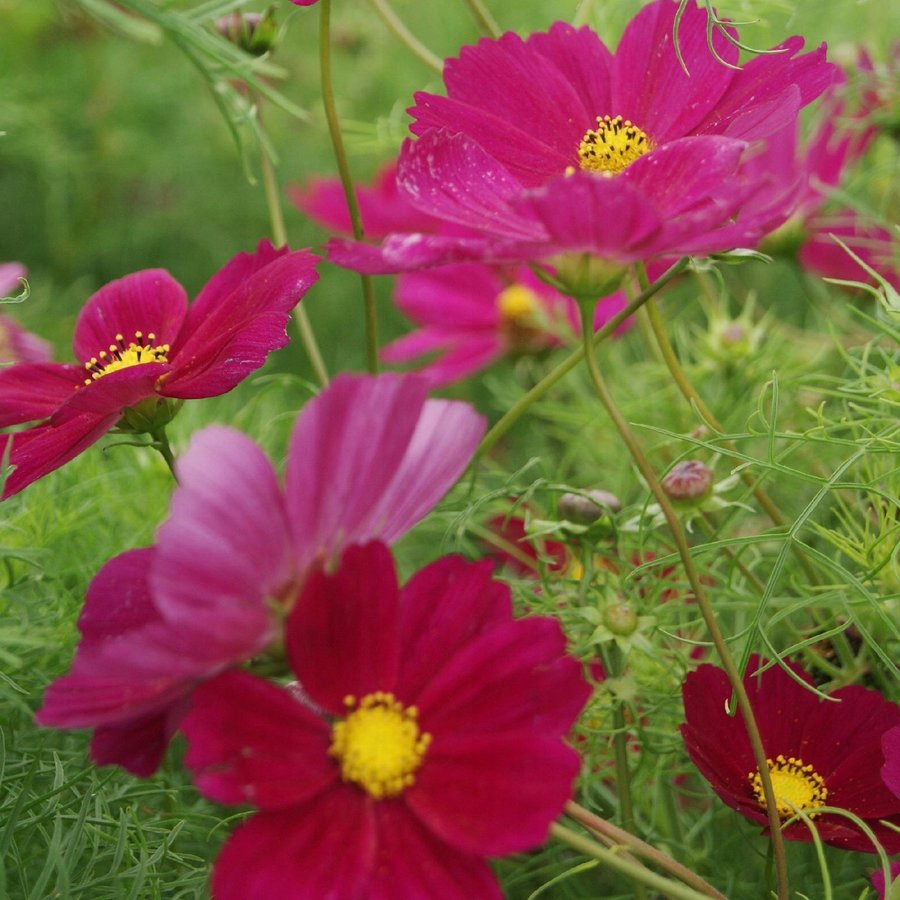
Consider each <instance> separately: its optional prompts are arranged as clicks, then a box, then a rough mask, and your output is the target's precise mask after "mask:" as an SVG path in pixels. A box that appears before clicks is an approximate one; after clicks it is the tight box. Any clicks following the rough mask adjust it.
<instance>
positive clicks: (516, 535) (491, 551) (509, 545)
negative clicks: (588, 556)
mask: <svg viewBox="0 0 900 900" xmlns="http://www.w3.org/2000/svg"><path fill="white" fill-rule="evenodd" d="M486 524H487V528H488V531H489V532H490V534H491V538H490V539H487V538H486V539H484V540H483V541H482V546H483V548H484V551H485V553H486V554H487V555H488V556H489V557H491V558H492V559H493V560H495V561H496V562H497V563H498V564H499V565H500V566H501V567H503V568H506V569H508V570H509V571H510V572H511V573H512V574H513V575H515V576H516V577H518V578H529V577H530V578H536V577H537V576H538V574H539V573H540V566H541V563H542V562H543V563H545V564H546V566H547V568H548V570H549V571H551V572H562V571H563V570H565V568H566V566H567V565H568V559H569V557H568V552H567V550H566V545H565V544H563V543H560V542H559V541H551V540H549V539H547V538H543V537H540V536H537V535H531V534H529V533H528V532H527V531H526V530H525V520H524V519H523V518H522V517H521V516H505V515H499V516H493V517H491V518H490V519H488V521H487V523H486Z"/></svg>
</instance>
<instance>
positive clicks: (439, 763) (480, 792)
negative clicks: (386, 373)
mask: <svg viewBox="0 0 900 900" xmlns="http://www.w3.org/2000/svg"><path fill="white" fill-rule="evenodd" d="M286 649H287V654H288V657H289V659H290V663H291V666H292V667H293V669H294V672H295V673H296V675H297V679H298V686H297V688H296V690H291V689H285V688H282V687H277V686H275V685H273V684H271V683H269V682H266V681H263V680H261V679H259V678H256V677H254V676H252V675H249V674H247V673H245V672H229V673H226V674H223V675H221V676H220V677H219V678H217V679H215V680H214V681H210V682H207V683H206V684H204V685H203V686H201V687H200V688H198V689H197V690H196V691H195V692H194V695H193V698H192V700H191V710H190V712H189V713H188V715H187V716H186V718H185V720H184V722H183V724H182V727H183V729H184V732H185V734H186V736H187V739H188V745H189V747H188V752H187V755H186V757H185V762H186V764H187V766H188V767H189V768H190V769H191V770H192V771H193V772H194V776H195V780H196V782H197V786H198V787H199V788H200V790H201V792H202V793H203V794H205V795H206V796H207V797H209V798H211V799H213V800H216V801H218V802H221V803H228V804H243V803H251V804H253V805H254V806H256V807H258V809H259V810H260V812H259V813H258V814H257V815H255V816H253V817H252V818H251V819H249V820H248V821H247V822H245V823H244V824H243V825H241V826H240V827H239V828H238V830H237V831H236V832H235V833H234V834H233V835H232V837H231V838H230V839H229V841H228V843H227V844H226V845H225V847H224V849H223V850H222V852H221V854H220V856H219V859H218V861H217V863H216V865H215V870H214V873H213V878H212V893H213V896H214V897H215V898H216V900H247V898H248V897H278V898H279V900H320V898H323V897H342V898H344V897H346V898H350V897H356V898H363V897H366V898H372V900H374V898H381V900H385V898H388V897H390V898H392V900H414V898H419V897H440V898H441V900H454V898H460V900H461V898H470V897H477V898H479V900H489V898H500V897H502V894H501V892H500V890H499V887H498V886H497V883H496V881H495V879H494V877H493V875H492V874H491V870H490V868H489V867H488V865H487V864H486V863H485V862H484V857H485V856H501V855H504V854H507V853H514V852H517V851H521V850H526V849H529V848H531V847H534V846H537V845H539V844H541V843H543V842H544V841H545V840H546V838H547V833H548V829H549V826H550V823H551V822H552V820H553V819H554V818H555V817H556V816H557V815H558V814H559V813H560V811H561V810H562V806H563V804H564V803H565V801H566V800H567V798H568V797H569V796H570V792H571V789H572V782H573V779H574V778H575V776H576V774H577V772H578V768H579V759H578V755H577V754H576V753H575V752H574V751H573V750H572V749H571V748H569V747H567V746H566V745H565V743H564V742H563V736H564V735H565V734H566V733H567V732H568V730H569V728H570V727H571V725H572V723H573V722H574V720H575V718H576V717H577V716H578V713H579V712H580V710H581V708H582V707H583V706H584V704H585V702H586V700H587V698H588V695H589V693H590V688H589V687H588V685H587V683H586V682H585V680H584V677H583V675H582V672H581V666H580V664H579V663H578V662H576V661H575V660H574V659H572V658H569V657H566V656H565V655H564V654H565V639H564V637H563V634H562V632H561V630H560V627H559V625H558V623H557V622H556V621H555V620H553V619H547V618H527V619H518V620H516V619H513V618H512V604H511V598H510V592H509V588H508V587H506V586H505V585H503V584H501V583H500V582H496V581H493V580H492V579H491V577H490V564H488V563H474V564H473V563H467V562H465V561H464V560H462V559H461V558H459V557H445V558H443V559H440V560H438V561H437V562H435V563H433V564H431V565H430V566H428V567H427V568H425V569H423V570H422V571H420V572H419V573H418V574H416V575H414V576H413V577H412V579H410V581H409V582H408V583H407V584H406V585H405V587H403V588H402V589H399V588H398V586H397V578H396V574H395V571H394V565H393V561H392V559H391V556H390V553H389V552H388V550H387V549H386V548H385V547H384V546H383V545H381V544H377V543H373V544H367V545H365V546H362V547H351V548H349V549H348V550H347V551H346V552H345V554H344V557H343V560H342V562H341V565H340V567H339V569H338V570H337V572H336V573H335V574H333V575H326V574H323V573H322V572H321V571H319V572H317V573H315V574H314V575H313V576H312V577H311V578H310V580H309V582H308V583H307V586H306V588H305V589H304V591H303V593H302V594H301V596H300V598H299V599H298V601H297V604H296V606H295V607H294V610H293V612H292V613H291V615H290V618H289V620H288V624H287V632H286Z"/></svg>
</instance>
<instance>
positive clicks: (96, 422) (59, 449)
mask: <svg viewBox="0 0 900 900" xmlns="http://www.w3.org/2000/svg"><path fill="white" fill-rule="evenodd" d="M118 421H119V414H118V413H114V414H113V415H109V416H104V417H98V416H94V415H90V414H84V415H79V416H73V417H72V418H71V419H68V420H67V421H66V422H63V423H61V424H60V425H58V426H52V425H39V426H37V427H36V428H29V429H27V430H25V431H17V432H15V433H14V434H0V459H3V458H4V455H5V454H6V452H7V448H8V446H9V444H10V442H12V449H11V451H9V461H10V463H11V464H12V465H13V466H15V471H13V472H12V473H11V474H10V475H9V477H8V478H7V479H6V483H5V485H4V487H3V499H4V500H5V499H6V498H7V497H11V496H12V495H13V494H17V493H18V492H19V491H21V490H22V489H23V488H26V487H28V485H29V484H31V483H32V482H34V481H37V480H38V478H43V477H44V476H45V475H48V474H49V473H50V472H53V471H54V470H56V469H58V468H59V467H60V466H63V465H65V464H66V463H67V462H69V460H71V459H74V458H75V457H76V456H78V454H79V453H81V452H83V451H84V450H86V449H87V448H88V447H90V446H91V444H94V443H96V442H97V441H99V440H100V438H102V437H103V435H104V434H106V432H107V431H109V430H110V428H112V427H113V425H115V424H116V422H118Z"/></svg>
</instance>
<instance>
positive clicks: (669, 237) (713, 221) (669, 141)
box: [329, 0, 839, 273]
mask: <svg viewBox="0 0 900 900" xmlns="http://www.w3.org/2000/svg"><path fill="white" fill-rule="evenodd" d="M679 11H681V13H682V17H681V22H680V27H679V41H680V49H681V55H682V58H683V60H684V62H685V64H686V66H687V68H688V70H689V72H690V74H689V75H688V74H686V73H685V71H684V70H683V69H682V67H681V64H680V62H679V60H678V56H677V54H676V51H675V47H674V45H673V40H672V32H673V27H674V22H675V17H676V14H677V13H678V12H679ZM713 41H714V46H715V50H716V52H717V53H718V55H719V56H720V57H721V59H724V60H725V61H726V62H728V63H730V64H732V66H734V65H735V64H736V63H737V60H738V50H737V47H736V46H735V45H733V44H732V43H731V42H729V41H728V40H727V39H726V38H725V37H724V36H723V35H721V34H718V33H715V34H714V36H713ZM802 43H803V42H802V40H801V39H800V38H796V37H795V38H790V39H788V40H787V41H785V42H784V43H783V44H782V45H781V46H780V47H779V48H777V49H778V50H779V51H780V52H776V53H771V54H763V55H761V56H758V57H756V58H755V59H752V60H750V61H749V62H748V63H747V64H746V65H744V66H742V67H741V68H739V69H738V68H736V67H735V68H730V67H728V66H725V65H722V63H721V62H720V61H719V60H717V59H716V58H715V56H714V55H713V54H712V53H711V52H710V50H709V47H708V46H707V17H706V15H705V13H704V12H703V11H701V10H700V9H698V8H697V7H696V6H695V5H694V4H692V3H689V4H687V5H686V6H680V5H679V4H678V3H677V2H675V0H655V2H653V3H650V4H649V5H647V6H645V7H644V8H643V9H641V10H640V12H638V14H637V15H636V16H635V18H634V19H632V21H631V22H630V23H629V25H628V26H627V28H626V30H625V33H624V35H623V37H622V40H621V41H620V43H619V46H618V48H617V49H616V50H615V52H611V51H610V50H609V49H608V48H607V47H606V46H605V44H604V43H603V42H602V41H601V40H600V38H599V37H598V36H597V35H596V34H595V33H594V32H593V31H591V30H590V29H588V28H580V29H576V28H573V27H572V26H570V25H567V24H565V23H562V22H557V23H556V24H554V25H553V26H552V27H551V28H550V30H549V31H548V32H546V33H540V34H533V35H531V36H529V37H528V38H527V39H524V40H523V39H522V38H520V37H518V36H517V35H515V34H512V33H509V34H505V35H503V36H502V37H500V38H498V39H497V40H487V39H484V40H482V41H480V42H479V43H478V44H477V45H475V46H473V47H466V48H463V50H462V52H461V53H460V55H459V57H457V58H455V59H451V60H448V61H447V63H446V65H445V69H444V82H445V85H446V90H447V93H446V96H438V95H434V94H426V93H419V94H417V95H416V98H415V100H416V103H415V106H413V108H412V109H411V111H410V112H411V115H412V116H413V119H414V122H413V125H412V131H413V132H414V134H415V135H416V136H417V138H416V139H415V140H409V141H407V142H406V144H405V145H404V147H403V150H402V152H401V155H400V163H399V170H398V176H397V180H398V184H399V186H400V188H401V189H402V190H403V191H404V192H405V193H406V195H407V197H408V198H409V200H410V202H411V203H412V204H413V205H414V206H415V207H416V208H417V209H419V210H420V211H421V212H424V213H427V214H429V215H432V216H434V217H436V218H440V219H441V220H443V221H444V222H447V223H450V224H452V225H454V226H456V227H463V228H465V229H469V230H470V231H471V232H472V233H471V234H466V233H463V234H427V233H421V232H416V233H408V234H391V235H388V236H387V237H386V238H385V239H384V241H383V242H382V244H381V246H380V247H372V246H366V245H361V244H356V243H353V242H347V241H339V240H336V241H332V242H331V245H330V249H329V256H330V258H331V259H332V261H333V262H336V263H337V264H339V265H345V266H347V267H349V268H354V269H357V270H359V271H369V272H373V273H374V272H390V271H407V270H411V269H416V268H423V267H427V266H433V265H446V264H448V263H460V262H472V261H480V262H485V261H487V262H515V261H523V260H544V259H554V258H557V257H559V256H560V255H565V254H585V253H586V254H592V255H594V256H596V257H600V258H602V259H604V260H607V261H609V262H610V263H611V264H616V265H622V264H626V263H629V262H632V261H635V260H647V259H650V258H652V257H656V256H660V255H676V254H677V255H681V254H685V253H690V254H702V253H710V252H713V251H718V250H724V249H730V248H732V247H734V246H748V245H750V246H752V245H754V244H755V243H756V242H757V241H758V240H759V238H760V237H761V236H762V234H763V233H764V232H765V231H766V230H767V229H770V228H774V227H776V226H777V225H778V224H780V222H781V221H783V220H784V218H786V216H787V215H788V214H789V212H790V208H789V207H787V206H786V205H785V206H784V207H783V208H774V207H773V206H772V205H771V204H769V205H768V207H767V208H765V209H763V208H760V209H758V210H757V212H756V213H754V214H753V215H751V216H743V215H742V212H741V211H742V207H743V206H744V204H745V203H746V202H747V201H748V200H749V199H750V198H752V197H754V196H755V195H757V194H758V193H759V191H760V189H761V188H760V185H759V183H758V182H757V181H756V180H753V179H749V178H747V177H746V176H744V175H743V174H742V173H741V166H742V162H743V159H744V157H745V153H746V151H747V150H748V148H750V147H751V145H757V144H758V143H759V142H764V141H765V140H766V139H767V138H768V137H769V136H770V135H772V134H775V133H777V132H778V131H779V130H781V129H783V128H785V127H787V126H788V125H789V124H790V123H792V122H794V121H795V120H796V118H797V114H798V112H799V110H800V109H801V108H802V107H803V106H805V105H807V104H808V103H810V102H811V101H812V100H814V99H815V98H816V97H817V96H819V94H821V93H822V91H823V90H825V89H826V88H827V87H828V86H829V85H830V84H832V83H833V82H834V81H835V80H836V79H837V78H838V77H839V73H838V70H837V69H836V68H835V67H834V66H832V65H831V64H830V63H827V62H826V61H825V58H824V57H825V52H824V47H820V48H818V49H817V50H814V51H813V52H811V53H807V54H799V51H800V49H801V47H802ZM789 199H790V198H789V197H787V196H786V197H785V198H784V203H785V204H787V202H788V200H789Z"/></svg>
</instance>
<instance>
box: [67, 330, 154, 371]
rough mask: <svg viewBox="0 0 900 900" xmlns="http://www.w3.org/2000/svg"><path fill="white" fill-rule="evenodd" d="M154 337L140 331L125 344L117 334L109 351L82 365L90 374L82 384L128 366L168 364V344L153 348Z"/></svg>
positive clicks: (102, 352) (104, 351)
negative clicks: (155, 363)
mask: <svg viewBox="0 0 900 900" xmlns="http://www.w3.org/2000/svg"><path fill="white" fill-rule="evenodd" d="M155 340H156V335H155V334H154V333H153V332H152V331H151V332H150V333H149V334H147V335H145V334H144V333H143V332H142V331H136V332H135V333H134V340H133V341H129V343H128V344H126V343H125V337H124V335H121V334H117V335H116V342H115V343H114V344H110V345H109V350H108V351H107V350H101V351H100V352H99V353H98V354H97V355H96V356H92V357H91V359H90V362H86V363H85V364H84V367H85V369H86V370H87V371H88V372H90V373H91V377H90V378H85V379H84V383H85V384H90V383H91V382H92V381H96V380H97V379H98V378H102V377H103V376H104V375H109V373H110V372H117V371H118V370H119V369H127V368H128V367H129V366H137V365H140V364H141V363H151V362H168V361H169V350H170V349H171V348H170V346H169V345H168V344H158V345H156V346H154V341H155Z"/></svg>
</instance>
